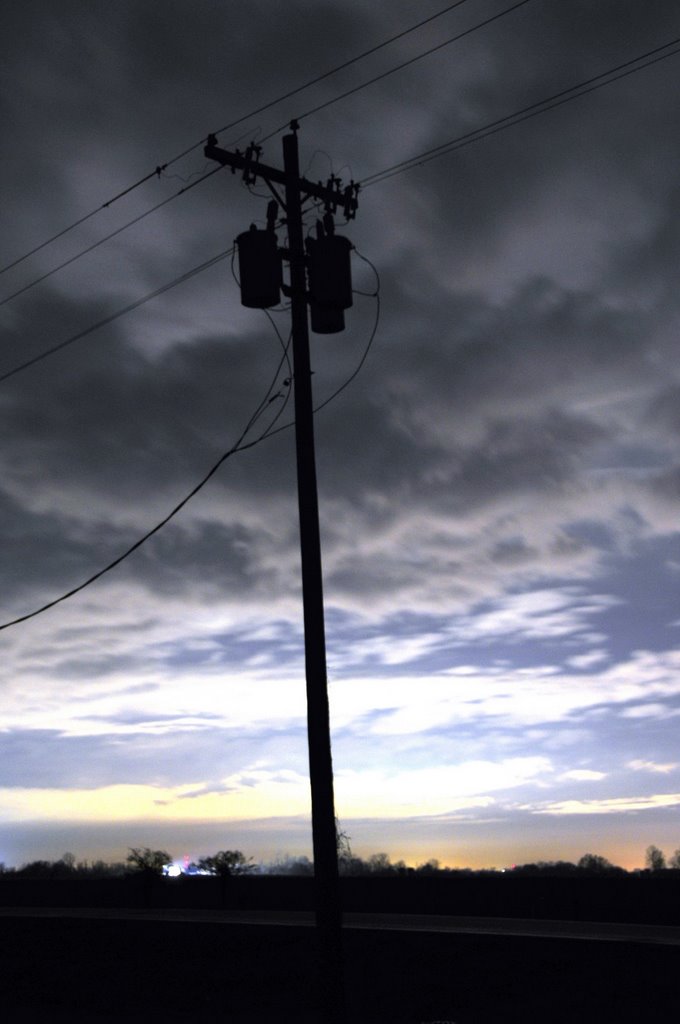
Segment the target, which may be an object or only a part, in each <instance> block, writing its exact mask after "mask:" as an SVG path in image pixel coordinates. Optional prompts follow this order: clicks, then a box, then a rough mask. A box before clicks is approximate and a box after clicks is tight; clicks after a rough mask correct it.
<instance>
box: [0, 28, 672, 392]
mask: <svg viewBox="0 0 680 1024" xmlns="http://www.w3.org/2000/svg"><path fill="white" fill-rule="evenodd" d="M679 43H680V37H677V38H676V39H672V40H670V41H669V42H668V43H664V44H663V45H661V46H658V47H655V48H654V49H652V50H648V51H647V52H646V53H643V54H639V55H638V56H636V57H632V58H631V59H630V60H627V61H625V62H624V63H622V64H619V65H617V66H616V67H613V68H609V69H608V70H607V71H603V72H601V73H600V74H598V75H594V76H592V77H591V78H587V79H584V80H583V81H582V82H579V83H577V84H576V85H573V86H569V87H568V88H567V89H562V90H561V91H560V92H558V93H554V94H553V95H552V96H548V97H546V98H545V99H542V100H537V101H536V102H535V103H531V104H529V105H528V106H526V107H522V108H521V109H520V110H516V111H514V112H513V113H512V114H507V115H505V116H504V117H501V118H497V119H496V120H494V121H491V122H489V123H488V124H486V125H483V126H482V127H481V128H475V129H473V130H471V131H469V132H466V133H465V134H463V135H459V136H457V137H456V138H454V139H450V140H449V141H448V142H444V143H441V145H439V146H435V147H433V148H432V149H428V150H425V151H424V152H422V153H419V154H417V155H416V156H413V157H409V158H408V159H406V160H402V161H400V162H399V163H397V164H393V165H392V166H391V167H387V168H385V169H383V170H382V171H377V172H376V173H375V174H372V175H369V176H368V177H367V178H365V179H364V180H363V182H362V187H363V188H368V187H369V186H371V185H377V184H379V183H381V182H383V181H386V180H387V179H388V178H391V177H394V176H396V175H398V174H403V173H405V172H406V171H409V170H412V169H413V168H415V167H420V166H422V165H423V164H426V163H428V162H429V161H430V160H435V159H437V158H438V157H440V156H446V154H447V153H450V152H453V151H454V150H455V149H460V148H462V147H463V146H468V145H471V144H472V143H474V142H479V141H481V140H482V139H484V138H487V137H488V136H489V135H494V134H496V133H497V132H500V131H505V130H506V129H508V128H512V127H514V125H516V124H521V123H522V122H523V121H527V120H529V119H530V118H532V117H536V116H537V115H538V114H542V113H545V112H546V111H548V110H552V109H554V108H555V107H558V106H561V105H563V104H565V103H569V102H571V100H574V99H578V98H579V97H580V96H585V95H587V94H588V93H590V92H594V91H596V90H597V89H601V88H604V86H606V85H610V84H611V83H612V82H615V81H618V79H620V78H625V77H626V76H628V75H631V74H634V73H635V72H637V71H642V70H644V69H645V68H647V67H650V66H651V65H653V64H656V63H658V62H660V61H662V60H665V59H666V58H668V57H673V56H675V55H676V54H678V53H680V48H679V49H675V50H672V49H670V48H671V47H673V46H677V44H679ZM664 50H666V51H668V52H666V53H664V52H663V51H664ZM641 62H644V63H641ZM219 169H221V168H218V170H219ZM211 173H214V172H211ZM200 180H203V179H200ZM197 184H199V181H197V182H194V183H193V185H197ZM193 185H192V186H189V187H193ZM182 191H183V190H182ZM178 194H179V193H178ZM167 201H168V200H166V202H167ZM148 212H152V211H148ZM233 252H234V249H233V247H232V248H230V249H228V250H226V251H225V252H222V253H219V254H218V255H217V256H214V257H212V259H210V260H207V261H206V262H205V263H202V264H199V265H198V266H197V267H194V268H193V269H192V270H190V271H187V272H186V274H182V275H181V276H180V277H178V278H175V279H174V280H173V281H170V282H168V283H167V284H165V285H162V286H161V287H160V288H158V289H156V290H155V291H153V292H150V293H149V294H148V295H145V296H142V297H141V298H140V299H137V300H136V301H135V302H133V303H131V304H130V305H129V306H126V307H125V308H123V309H121V310H118V311H117V312H116V313H112V314H111V315H110V316H108V317H105V318H104V319H103V320H100V321H98V322H97V323H96V324H93V325H91V326H90V327H87V328H85V330H83V331H80V332H79V333H78V334H75V335H73V336H72V337H70V338H67V339H66V340H65V341H62V342H59V344H57V345H54V346H52V347H51V348H49V349H46V350H45V351H43V352H41V353H39V355H37V356H34V357H33V358H32V359H28V360H26V361H25V362H24V363H21V364H20V365H18V366H16V367H14V368H13V369H12V370H9V371H7V372H6V373H4V374H2V375H0V384H1V383H2V382H3V381H5V380H8V379H9V378H10V377H13V376H14V375H15V374H17V373H19V372H20V371H22V370H25V369H27V368H28V367H29V366H32V365H34V364H35V363H38V362H40V361H41V360H43V359H46V358H47V357H48V356H50V355H53V354H54V353H55V352H58V351H60V350H61V349H62V348H66V347H67V346H69V345H71V344H73V343H74V342H76V341H79V340H81V339H82V338H84V337H86V336H87V335H88V334H91V333H92V332H93V331H96V330H98V329H99V328H100V327H104V326H106V325H107V324H108V323H111V322H112V321H113V320H116V319H118V317H121V316H124V315H125V314H126V313H129V312H131V311H132V310H134V309H137V308H138V306H141V305H143V304H144V303H145V302H149V301H150V300H151V299H153V298H156V297H157V296H158V295H162V294H163V292H165V291H168V290H169V289H171V288H174V287H175V286H176V285H177V284H181V283H182V282H183V281H185V280H188V279H189V278H190V277H193V276H194V275H195V274H199V273H201V272H202V271H203V270H206V269H208V267H210V266H212V265H213V263H216V262H218V261H219V260H221V259H224V258H225V256H229V255H232V254H233Z"/></svg>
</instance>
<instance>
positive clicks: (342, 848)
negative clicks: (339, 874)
mask: <svg viewBox="0 0 680 1024" xmlns="http://www.w3.org/2000/svg"><path fill="white" fill-rule="evenodd" d="M350 838H351V836H348V835H347V833H346V832H345V830H344V829H343V827H342V825H341V824H340V819H339V818H338V817H337V816H336V818H335V845H336V848H337V851H338V865H339V866H340V867H342V865H343V863H347V862H349V861H351V860H352V847H351V846H350V842H349V841H350Z"/></svg>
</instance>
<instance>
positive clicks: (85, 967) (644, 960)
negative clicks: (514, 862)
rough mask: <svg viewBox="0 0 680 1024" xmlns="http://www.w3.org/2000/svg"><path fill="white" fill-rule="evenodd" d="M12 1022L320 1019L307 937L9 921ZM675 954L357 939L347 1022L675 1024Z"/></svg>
mask: <svg viewBox="0 0 680 1024" xmlns="http://www.w3.org/2000/svg"><path fill="white" fill-rule="evenodd" d="M0 958H1V961H0V962H1V963H2V981H1V983H0V984H1V987H2V991H1V993H0V1005H1V1006H2V1017H3V1020H4V1021H6V1022H8V1024H10V1022H19V1021H22V1022H24V1021H25V1022H28V1021H45V1022H48V1021H49V1022H50V1024H51V1022H62V1021H63V1022H65V1021H72V1022H80V1021H83V1022H85V1021H88V1022H96V1021H108V1022H114V1021H121V1022H123V1021H124V1022H128V1021H129V1022H134V1021H140V1022H141V1021H146V1022H149V1021H152V1022H153V1021H163V1022H166V1021H167V1022H174V1021H187V1022H194V1021H197V1022H208V1021H215V1022H217V1021H220V1022H224V1024H260V1022H263V1024H264V1022H291V1024H292V1022H300V1024H307V1022H309V1024H311V1022H315V1024H319V1022H323V1021H324V1019H325V1016H324V1013H323V1011H322V1010H321V1009H320V1008H319V1006H318V1003H316V998H317V996H316V988H315V978H316V976H317V973H318V972H317V967H316V964H317V956H316V952H315V946H314V933H313V930H312V929H309V928H302V927H276V926H270V927H262V926H254V925H227V924H219V923H196V922H182V921H163V920H158V921H149V920H120V919H82V918H60V917H53V918H46V917H45V918H31V917H13V916H5V917H2V918H0ZM679 967H680V947H678V946H675V947H670V946H662V945H643V944H636V943H623V942H604V941H593V942H587V941H579V940H573V939H572V940H566V939H536V938H517V937H501V936H489V935H479V936H478V935H454V934H424V933H415V932H411V933H408V932H388V931H363V930H348V931H346V932H345V975H346V992H347V1007H348V1015H347V1016H348V1021H349V1022H350V1024H364V1022H366V1024H368V1022H379V1024H392V1022H393V1024H421V1022H428V1024H429V1022H432V1021H437V1022H447V1024H448V1022H455V1024H486V1022H490V1024H496V1022H498V1024H505V1022H515V1021H523V1022H529V1024H534V1022H543V1021H545V1022H550V1024H561V1022H564V1024H567V1022H569V1024H571V1022H578V1024H585V1022H591V1021H592V1022H595V1021H597V1022H598V1024H614V1022H617V1024H618V1022H620V1021H624V1022H628V1021H630V1022H632V1021H636V1022H637V1021H643V1020H647V1019H649V1018H650V1017H653V1016H655V1015H657V1014H659V1013H662V1014H664V1015H669V1018H668V1019H678V1011H679V1010H680V995H679V993H678V982H677V979H678V968H679Z"/></svg>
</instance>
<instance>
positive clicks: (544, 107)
mask: <svg viewBox="0 0 680 1024" xmlns="http://www.w3.org/2000/svg"><path fill="white" fill-rule="evenodd" d="M678 44H680V37H677V38H676V39H672V40H671V41H670V42H668V43H664V44H663V45H662V46H657V47H655V48H654V49H652V50H648V51H647V52H646V53H642V54H639V55H638V56H637V57H632V58H631V59H630V60H627V61H624V62H623V63H622V64H618V65H617V66H616V67H614V68H609V69H608V70H607V71H603V72H601V73H600V74H598V75H594V76H592V77H591V78H586V79H584V80H583V81H582V82H578V83H577V84H576V85H572V86H569V87H568V88H567V89H562V90H560V92H557V93H554V94H553V95H552V96H548V97H546V98H545V99H542V100H537V101H536V102H535V103H530V104H529V105H528V106H526V107H522V108H521V109H520V110H515V111H514V112H513V113H512V114H506V115H505V116H504V117H500V118H497V119H496V120H494V121H490V122H489V123H488V124H486V125H483V126H482V127H481V128H475V129H472V130H471V131H469V132H465V134H463V135H459V136H457V137H456V138H454V139H450V140H449V141H448V142H444V143H442V144H441V145H439V146H434V147H433V148H432V149H427V150H425V151H424V152H422V153H419V154H417V155H416V156H413V157H409V158H408V159H406V160H401V161H400V162H399V163H396V164H393V165H392V166H391V167H387V168H385V169H383V170H382V171H377V172H376V173H375V174H371V175H369V176H368V177H366V178H364V179H363V180H362V182H361V187H362V188H369V187H370V186H371V185H377V184H379V183H380V182H383V181H386V180H387V179H388V178H391V177H394V176H395V175H397V174H402V173H404V172H405V171H409V170H412V169H413V168H414V167H420V166H422V165H423V164H426V163H428V162H429V161H430V160H435V159H437V157H440V156H446V154H447V153H450V152H452V151H453V150H455V149H461V148H462V147H463V146H467V145H470V144H471V143H473V142H478V141H480V140H481V139H484V138H487V137H488V136H489V135H495V134H496V133H497V132H500V131H504V130H505V129H507V128H512V127H514V125H516V124H521V123H522V122H523V121H528V120H529V119H530V118H532V117H537V116H538V115H539V114H543V113H546V112H547V111H548V110H553V109H554V108H555V107H559V106H562V105H563V104H565V103H570V102H571V101H572V100H575V99H578V98H579V97H580V96H586V95H587V94H588V93H591V92H595V91H596V90H597V89H602V88H604V87H605V86H606V85H611V84H612V83H613V82H616V81H618V80H619V79H621V78H626V77H627V76H628V75H632V74H635V73H636V72H638V71H643V70H644V69H645V68H648V67H650V66H651V65H653V64H657V63H659V62H660V61H662V60H666V59H667V58H668V57H674V56H676V55H677V54H678V53H680V46H678ZM673 46H675V47H678V48H677V49H674V50H671V49H670V47H673ZM663 50H668V52H667V53H662V52H661V51H663ZM647 58H650V59H649V60H648V59H647Z"/></svg>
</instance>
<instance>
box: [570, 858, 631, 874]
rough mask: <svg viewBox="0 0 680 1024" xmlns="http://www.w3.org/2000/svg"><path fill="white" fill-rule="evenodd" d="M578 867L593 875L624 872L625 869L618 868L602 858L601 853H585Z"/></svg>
mask: <svg viewBox="0 0 680 1024" xmlns="http://www.w3.org/2000/svg"><path fill="white" fill-rule="evenodd" d="M576 866H577V868H578V869H579V870H580V871H588V872H589V873H590V874H592V875H603V874H611V873H612V872H617V873H618V872H622V871H623V868H619V867H616V865H615V864H612V863H611V861H609V860H607V858H606V857H601V856H600V855H599V853H584V855H583V856H582V857H581V859H580V861H579V862H578V864H577V865H576Z"/></svg>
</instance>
